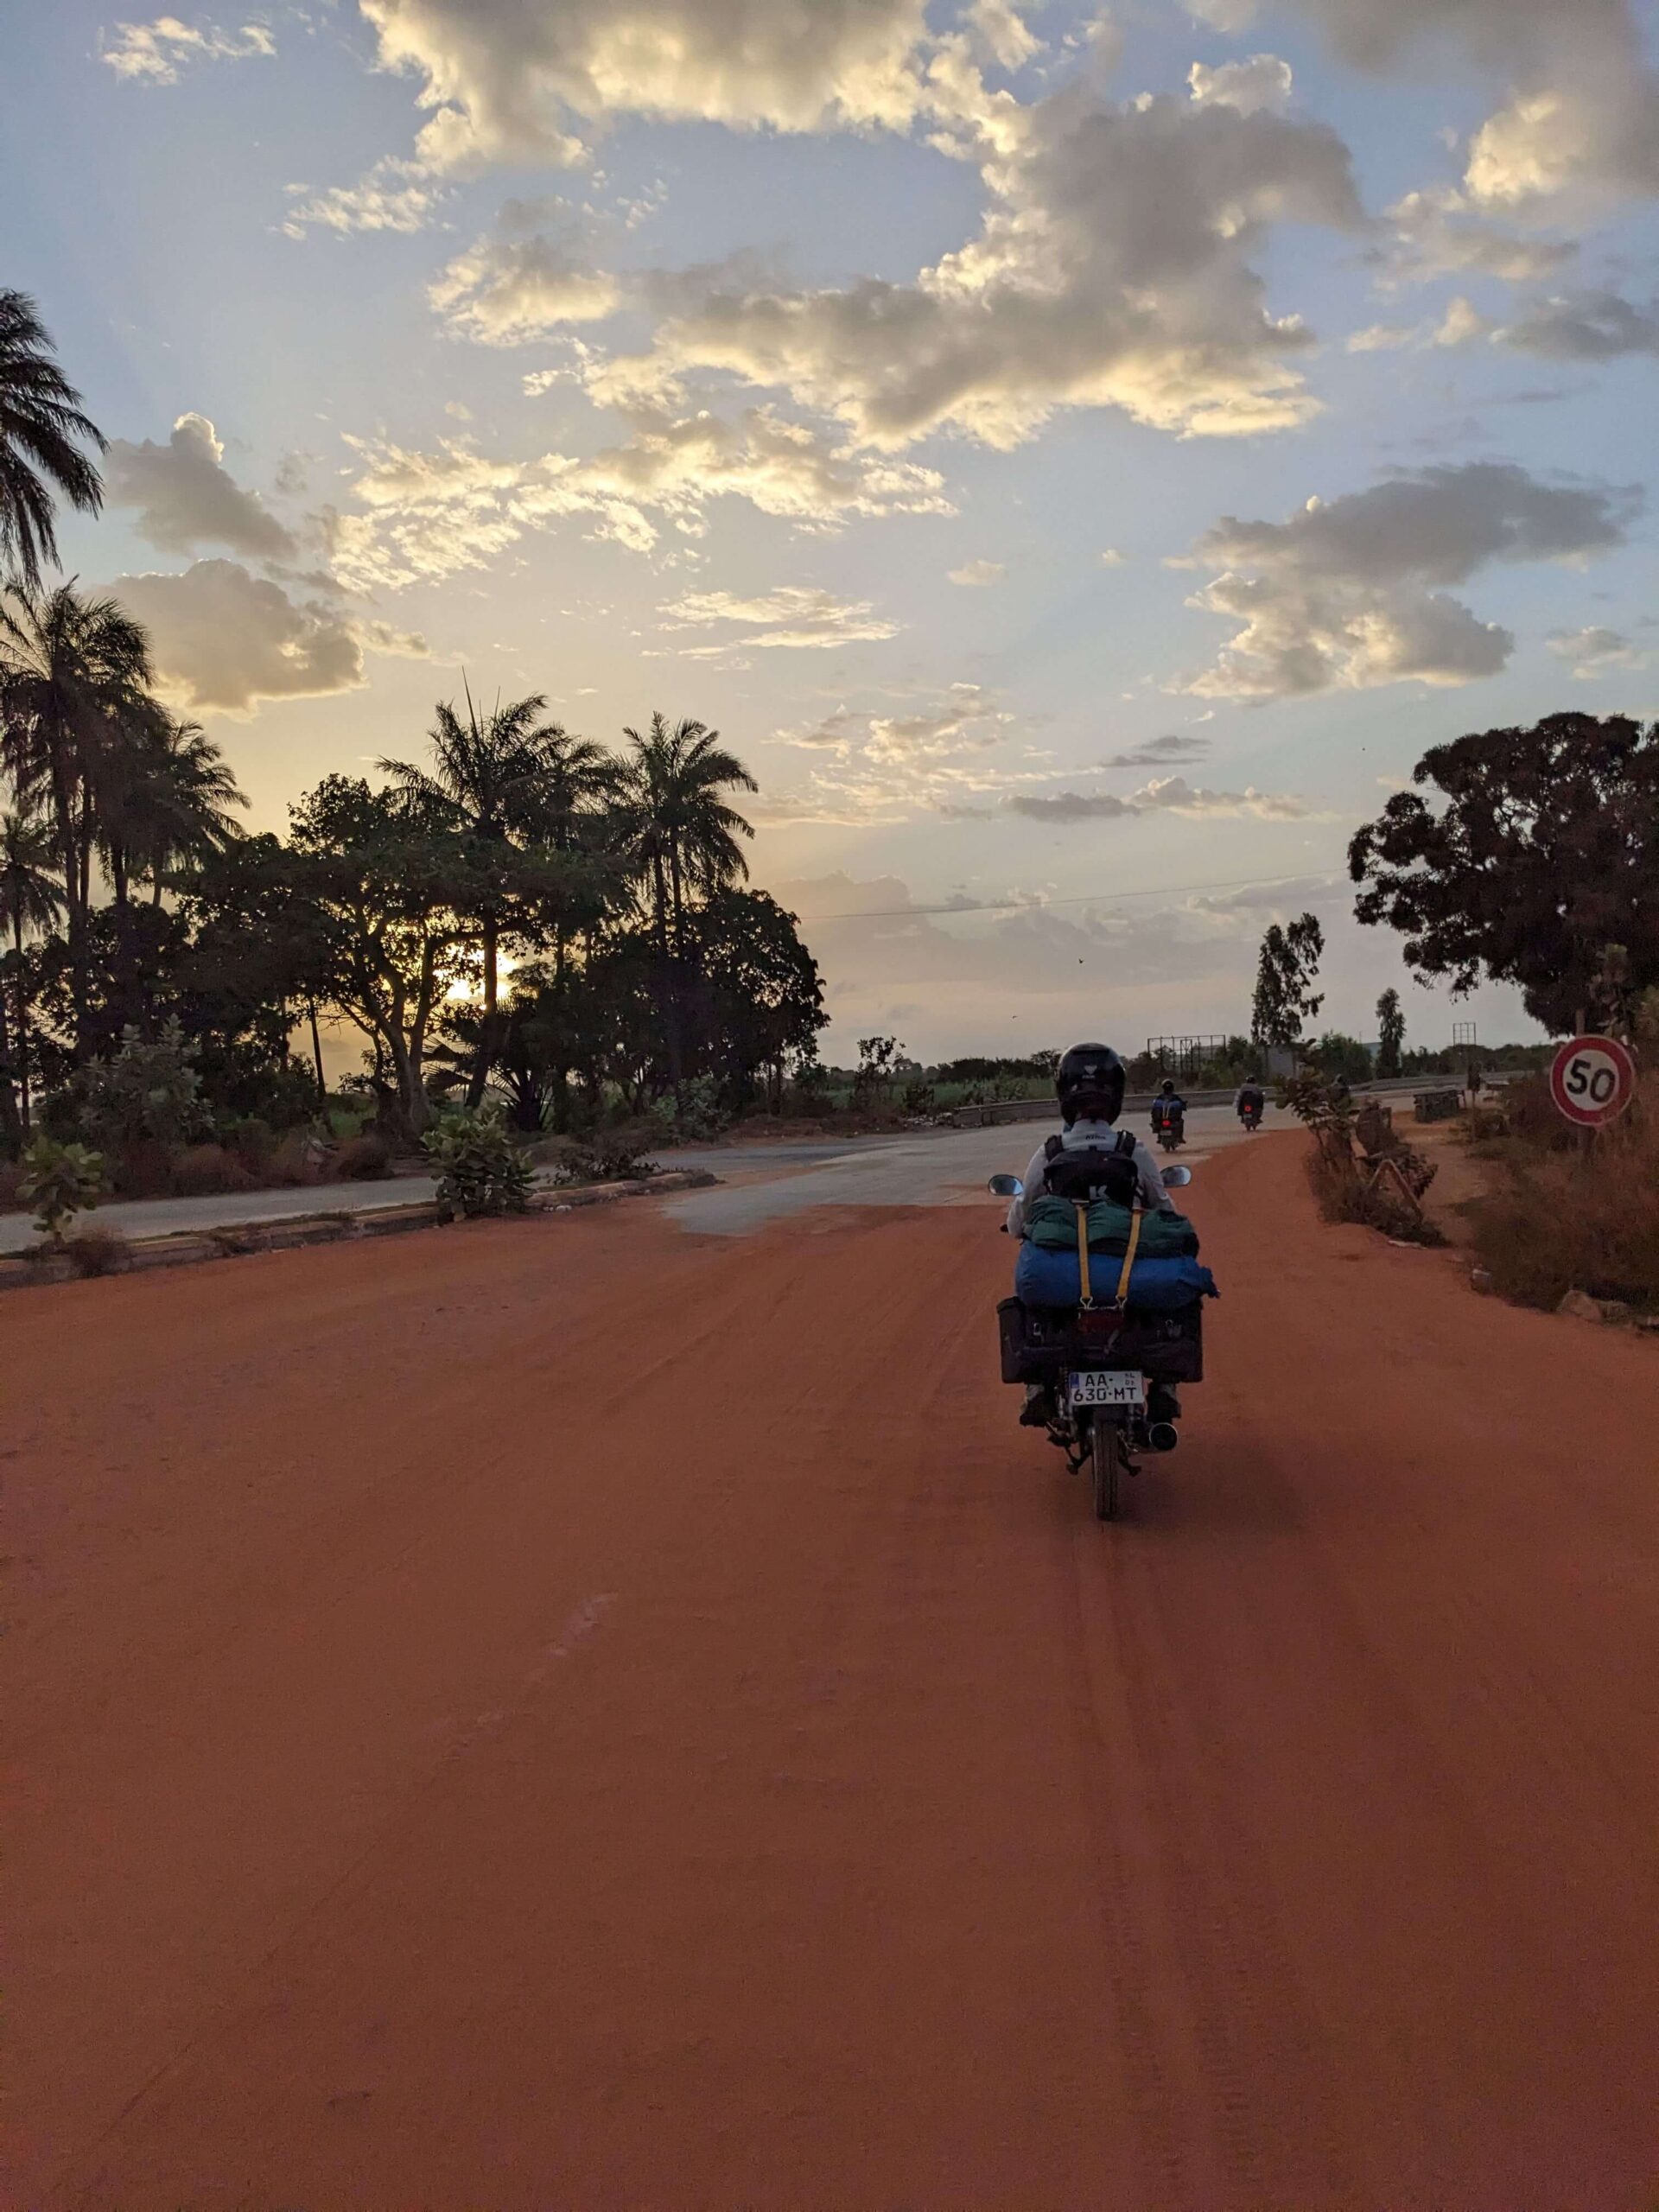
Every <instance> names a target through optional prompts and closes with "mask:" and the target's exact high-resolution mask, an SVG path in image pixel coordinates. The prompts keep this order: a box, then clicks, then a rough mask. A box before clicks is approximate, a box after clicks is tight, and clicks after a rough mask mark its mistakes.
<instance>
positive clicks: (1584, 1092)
mask: <svg viewBox="0 0 1659 2212" xmlns="http://www.w3.org/2000/svg"><path fill="white" fill-rule="evenodd" d="M1549 1095H1550V1096H1551V1097H1552V1098H1553V1099H1554V1102H1555V1106H1556V1110H1557V1111H1558V1112H1559V1113H1560V1114H1562V1115H1564V1116H1566V1118H1567V1120H1568V1121H1569V1122H1572V1123H1573V1126H1574V1127H1575V1128H1580V1129H1599V1128H1601V1126H1602V1124H1603V1123H1604V1122H1611V1121H1614V1120H1616V1119H1617V1118H1618V1116H1619V1115H1620V1114H1622V1113H1623V1112H1624V1109H1625V1108H1626V1107H1627V1106H1628V1105H1629V1104H1630V1100H1631V1099H1632V1098H1633V1097H1634V1096H1635V1095H1636V1062H1635V1061H1634V1060H1633V1059H1632V1058H1630V1048H1629V1047H1628V1046H1624V1045H1621V1044H1620V1043H1619V1041H1618V1038H1617V1037H1574V1038H1573V1039H1570V1040H1569V1041H1568V1042H1567V1044H1565V1045H1563V1046H1561V1049H1560V1052H1557V1053H1556V1055H1555V1058H1554V1060H1553V1061H1552V1062H1551V1064H1550V1070H1549Z"/></svg>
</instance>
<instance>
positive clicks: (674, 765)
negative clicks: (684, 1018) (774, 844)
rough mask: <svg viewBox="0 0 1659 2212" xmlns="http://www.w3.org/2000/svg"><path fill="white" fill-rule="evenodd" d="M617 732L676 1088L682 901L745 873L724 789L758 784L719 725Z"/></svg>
mask: <svg viewBox="0 0 1659 2212" xmlns="http://www.w3.org/2000/svg"><path fill="white" fill-rule="evenodd" d="M622 734H623V736H624V737H625V738H626V740H627V741H628V744H629V747H630V748H631V750H632V758H631V759H630V760H627V761H626V764H625V769H624V780H623V791H622V817H623V820H624V823H625V824H626V829H627V834H628V843H629V849H630V852H631V854H632V861H633V865H634V868H635V869H636V871H637V873H638V874H639V876H640V878H641V879H642V880H643V882H644V885H645V901H646V905H647V907H648V909H649V912H650V914H651V918H652V927H653V930H654V931H655V934H656V938H657V946H658V957H659V959H660V961H661V963H662V967H663V982H664V1000H665V1003H666V1006H667V1009H668V1015H669V1032H668V1048H669V1072H670V1077H671V1081H672V1083H673V1085H674V1088H675V1090H676V1092H678V1090H679V1088H680V1081H681V1073H682V1070H681V1057H682V1055H681V1047H680V1012H679V1000H680V988H679V974H680V969H681V966H682V963H683V957H684V950H685V913H686V907H687V905H688V903H689V900H690V897H691V896H692V895H693V894H694V893H696V894H701V895H702V897H705V898H706V897H707V896H708V895H709V893H711V892H714V891H721V890H725V889H726V888H728V887H729V886H730V885H732V884H733V883H735V882H737V881H738V880H740V879H741V878H746V877H747V874H748V872H749V864H748V862H747V860H746V859H745V858H744V855H743V848H742V846H741V844H740V843H739V842H738V839H739V838H740V837H753V835H754V830H753V826H752V825H751V824H750V823H748V822H747V821H746V820H745V819H744V817H743V816H742V815H741V814H740V813H739V812H738V811H737V810H736V808H735V807H732V806H728V804H726V801H725V799H724V798H722V797H721V793H722V792H725V791H759V789H760V785H758V784H757V783H756V782H755V780H754V778H753V776H752V775H751V774H750V773H749V772H748V770H747V768H746V767H745V766H743V763H742V762H741V760H739V759H738V757H737V755H736V754H735V753H729V752H728V751H727V750H726V749H725V748H724V747H722V746H721V742H720V732H719V731H718V730H715V729H709V728H706V727H705V725H704V724H703V723H702V722H698V721H677V722H676V723H675V724H674V725H673V727H672V728H670V726H669V724H668V722H667V721H666V720H665V719H664V716H663V715H659V714H658V715H652V718H651V727H650V728H649V729H648V730H647V731H646V732H645V735H644V736H643V737H642V736H641V735H640V734H639V731H638V730H634V729H625V730H624V731H623V733H622Z"/></svg>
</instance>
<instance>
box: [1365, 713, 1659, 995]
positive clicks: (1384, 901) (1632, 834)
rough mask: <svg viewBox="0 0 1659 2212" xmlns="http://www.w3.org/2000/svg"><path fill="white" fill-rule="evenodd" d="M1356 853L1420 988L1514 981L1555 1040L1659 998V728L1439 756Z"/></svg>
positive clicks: (1508, 740) (1566, 730) (1481, 743)
mask: <svg viewBox="0 0 1659 2212" xmlns="http://www.w3.org/2000/svg"><path fill="white" fill-rule="evenodd" d="M1413 781H1414V784H1415V785H1417V789H1416V790H1414V791H1396V792H1395V795H1394V797H1393V798H1391V799H1389V803H1388V804H1387V805H1386V806H1385V807H1384V808H1383V811H1382V813H1381V814H1380V815H1379V816H1378V817H1377V818H1376V821H1374V822H1370V823H1367V824H1366V825H1365V827H1364V828H1363V829H1361V830H1360V831H1359V832H1358V833H1357V836H1355V837H1354V840H1353V842H1352V843H1351V846H1350V847H1349V851H1348V863H1349V872H1350V874H1351V876H1352V878H1353V880H1354V881H1355V882H1356V883H1357V884H1358V885H1360V886H1361V890H1360V893H1359V897H1358V899H1357V903H1356V907H1355V912H1357V916H1358V918H1359V919H1360V920H1361V921H1362V922H1364V923H1368V924H1371V925H1376V924H1382V923H1386V924H1387V925H1389V927H1390V928H1391V929H1395V930H1398V931H1400V932H1401V934H1402V936H1403V937H1404V938H1405V945H1404V951H1405V957H1406V959H1407V961H1408V963H1409V965H1410V966H1411V967H1412V968H1413V969H1415V971H1416V972H1417V974H1418V975H1420V976H1425V977H1430V978H1433V979H1435V980H1437V981H1440V980H1444V981H1446V982H1450V984H1451V986H1452V989H1453V990H1454V991H1459V992H1462V991H1467V990H1470V989H1471V988H1473V987H1474V985H1475V984H1476V983H1477V982H1479V981H1480V979H1481V978H1482V977H1483V976H1491V977H1493V978H1494V979H1495V980H1497V981H1498V982H1510V983H1517V984H1519V985H1520V987H1521V989H1522V994H1523V995H1524V998H1525V1001H1526V1007H1527V1011H1528V1013H1529V1014H1531V1015H1532V1017H1533V1019H1534V1020H1535V1021H1539V1022H1541V1023H1542V1025H1543V1026H1544V1027H1545V1028H1547V1029H1548V1030H1549V1031H1550V1032H1551V1033H1552V1034H1554V1035H1561V1034H1565V1033H1567V1032H1568V1031H1570V1030H1571V1029H1572V1028H1573V1027H1574V1025H1575V1024H1576V1023H1577V1021H1578V1020H1579V1018H1580V1014H1585V1015H1586V1016H1587V1017H1588V1018H1590V1019H1591V1020H1612V1021H1615V1022H1618V1021H1624V1020H1628V1017H1629V1011H1630V1006H1631V1005H1632V1004H1633V1002H1634V1001H1635V1000H1636V999H1637V998H1638V997H1639V996H1640V995H1641V994H1642V993H1643V991H1644V990H1647V989H1649V988H1652V987H1653V986H1654V985H1656V984H1659V725H1656V724H1649V725H1647V726H1646V727H1645V728H1644V727H1643V724H1641V723H1640V722H1637V721H1632V720H1630V718H1629V717H1628V716H1626V715H1608V716H1606V717H1605V718H1599V717H1598V716H1596V715H1578V714H1571V715H1548V717H1546V719H1545V720H1544V721H1541V722H1536V723H1535V724H1533V726H1532V727H1531V728H1525V729H1520V728H1516V729H1491V730H1485V731H1483V732H1481V733H1480V734H1478V735H1473V736H1469V737H1460V738H1458V739H1456V740H1455V741H1453V742H1452V743H1451V744H1448V745H1440V746H1436V747H1433V750H1432V751H1430V752H1428V753H1425V754H1424V756H1423V758H1422V760H1421V761H1420V762H1419V763H1418V765H1417V766H1416V768H1415V770H1414V772H1413Z"/></svg>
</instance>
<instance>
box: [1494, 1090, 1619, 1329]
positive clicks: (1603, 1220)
mask: <svg viewBox="0 0 1659 2212" xmlns="http://www.w3.org/2000/svg"><path fill="white" fill-rule="evenodd" d="M1552 1116H1553V1120H1554V1123H1555V1128H1552V1129H1550V1130H1548V1131H1547V1132H1545V1133H1544V1141H1541V1142H1536V1143H1535V1142H1532V1141H1529V1139H1528V1138H1527V1137H1526V1136H1525V1135H1522V1134H1520V1133H1519V1131H1518V1129H1517V1128H1516V1124H1515V1123H1512V1124H1511V1129H1512V1134H1511V1136H1510V1140H1509V1141H1508V1143H1507V1144H1506V1145H1505V1146H1504V1147H1503V1151H1502V1154H1501V1155H1500V1157H1499V1158H1498V1160H1497V1163H1496V1169H1495V1173H1496V1176H1497V1188H1496V1189H1495V1190H1494V1191H1493V1192H1491V1195H1490V1196H1488V1197H1486V1198H1478V1199H1477V1200H1475V1201H1474V1202H1473V1203H1472V1204H1471V1205H1470V1207H1469V1208H1468V1213H1469V1218H1470V1222H1471V1227H1472V1229H1473V1232H1474V1243H1475V1249H1476V1251H1477V1253H1478V1255H1479V1258H1480V1262H1481V1264H1482V1266H1483V1267H1484V1268H1487V1269H1489V1270H1490V1272H1491V1278H1492V1287H1493V1288H1494V1289H1495V1290H1496V1291H1497V1293H1498V1294H1499V1296H1500V1297H1503V1298H1508V1299H1510V1300H1513V1301H1514V1302H1515V1303H1516V1305H1518V1306H1545V1307H1554V1306H1559V1305H1560V1301H1561V1300H1562V1299H1563V1298H1564V1297H1565V1296H1566V1294H1567V1292H1568V1291H1569V1290H1583V1291H1587V1292H1588V1293H1589V1294H1590V1295H1591V1296H1592V1298H1610V1299H1622V1300H1625V1301H1626V1302H1627V1303H1629V1304H1630V1305H1634V1306H1656V1305H1659V1075H1650V1076H1649V1077H1645V1078H1644V1080H1643V1084H1642V1085H1641V1087H1640V1090H1639V1091H1638V1093H1637V1101H1636V1103H1635V1104H1634V1105H1633V1106H1632V1107H1631V1109H1630V1112H1629V1113H1628V1114H1627V1115H1625V1116H1624V1119H1623V1120H1622V1121H1620V1122H1615V1123H1613V1125H1612V1126H1611V1128H1606V1129H1602V1130H1599V1131H1598V1133H1597V1134H1596V1135H1595V1136H1594V1137H1593V1138H1592V1140H1591V1142H1590V1144H1589V1147H1587V1148H1580V1146H1579V1144H1578V1142H1577V1140H1576V1139H1570V1140H1569V1145H1570V1148H1563V1147H1561V1146H1560V1143H1559V1142H1558V1141H1557V1139H1556V1129H1559V1128H1561V1127H1562V1126H1564V1125H1563V1124H1562V1123H1561V1120H1560V1116H1559V1115H1554V1114H1553V1109H1552ZM1521 1127H1522V1128H1524V1127H1525V1124H1524V1123H1522V1124H1521Z"/></svg>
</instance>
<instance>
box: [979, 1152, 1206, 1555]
mask: <svg viewBox="0 0 1659 2212" xmlns="http://www.w3.org/2000/svg"><path fill="white" fill-rule="evenodd" d="M1163 1181H1164V1184H1165V1186H1166V1188H1167V1189H1170V1190H1179V1189H1180V1188H1181V1187H1183V1186H1184V1185H1186V1184H1188V1183H1190V1182H1191V1181H1192V1169H1191V1168H1190V1167H1166V1168H1165V1169H1164V1170H1163ZM990 1189H991V1190H992V1192H994V1193H995V1195H996V1197H998V1198H1020V1197H1021V1196H1022V1195H1023V1193H1024V1191H1025V1185H1024V1183H1023V1182H1022V1181H1021V1179H1020V1177H1019V1176H1018V1175H993V1176H992V1177H991V1179H990ZM1077 1217H1078V1218H1077V1258H1078V1266H1079V1269H1080V1273H1081V1278H1082V1287H1083V1294H1084V1295H1083V1302H1082V1304H1081V1305H1080V1306H1078V1307H1077V1309H1076V1311H1075V1313H1065V1312H1061V1311H1054V1312H1051V1311H1049V1310H1047V1309H1045V1308H1042V1307H1039V1306H1027V1305H1026V1304H1025V1303H1024V1302H1023V1301H1022V1300H1020V1299H1017V1298H1007V1299H1004V1300H1003V1301H1002V1303H1001V1305H1000V1306H998V1308H997V1320H998V1325H999V1328H1000V1331H1001V1350H1002V1380H1003V1381H1004V1382H1005V1383H1041V1384H1043V1385H1044V1386H1045V1387H1046V1389H1048V1390H1049V1391H1050V1394H1051V1396H1052V1403H1053V1408H1054V1410H1053V1413H1052V1417H1051V1418H1050V1421H1049V1423H1048V1433H1049V1436H1050V1438H1051V1440H1052V1441H1053V1442H1054V1443H1055V1444H1057V1445H1058V1446H1060V1447H1061V1448H1062V1449H1063V1450H1064V1451H1065V1455H1066V1459H1067V1461H1068V1464H1069V1465H1070V1466H1071V1470H1072V1471H1073V1473H1080V1472H1081V1471H1082V1470H1083V1469H1084V1467H1085V1466H1086V1467H1087V1468H1088V1469H1089V1471H1090V1486H1091V1489H1092V1491H1093V1497H1094V1509H1095V1517H1096V1520H1099V1521H1112V1520H1116V1517H1117V1512H1118V1507H1119V1504H1120V1503H1121V1478H1122V1476H1123V1475H1125V1474H1129V1475H1135V1474H1138V1473H1139V1472H1140V1471H1141V1468H1140V1456H1139V1455H1140V1454H1141V1452H1147V1451H1151V1452H1173V1450H1174V1449H1175V1447H1176V1446H1177V1444H1178V1443H1179V1437H1178V1435H1177V1433H1176V1430H1175V1424H1174V1422H1173V1421H1154V1420H1153V1419H1152V1418H1151V1415H1150V1411H1149V1400H1150V1398H1151V1395H1152V1394H1153V1392H1154V1390H1156V1389H1158V1388H1159V1387H1160V1385H1161V1386H1164V1387H1166V1388H1167V1387H1168V1386H1169V1385H1172V1384H1173V1383H1197V1382H1199V1381H1201V1380H1202V1379H1203V1375H1204V1349H1203V1336H1202V1331H1201V1325H1200V1319H1199V1311H1198V1306H1197V1304H1196V1303H1195V1304H1194V1305H1193V1306H1192V1307H1191V1308H1190V1309H1188V1310H1185V1311H1183V1312H1179V1313H1169V1314H1157V1315H1152V1316H1147V1317H1144V1318H1142V1319H1137V1320H1136V1321H1135V1322H1131V1321H1130V1320H1129V1319H1128V1315H1127V1313H1125V1311H1124V1308H1123V1306H1122V1304H1121V1303H1120V1302H1119V1301H1118V1300H1117V1299H1116V1298H1115V1297H1114V1298H1112V1299H1110V1300H1101V1299H1097V1298H1096V1296H1095V1294H1094V1286H1093V1282H1092V1280H1091V1274H1090V1253H1089V1243H1088V1227H1087V1219H1088V1208H1087V1205H1085V1204H1083V1203H1081V1202H1079V1203H1078V1206H1077ZM1094 1264H1095V1266H1096V1267H1097V1268H1102V1269H1103V1270H1110V1269H1112V1268H1114V1267H1115V1265H1116V1263H1115V1262H1112V1261H1110V1260H1106V1261H1097V1262H1095V1263H1094ZM1127 1273H1128V1263H1127V1262H1126V1264H1125V1268H1124V1274H1125V1277H1127Z"/></svg>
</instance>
